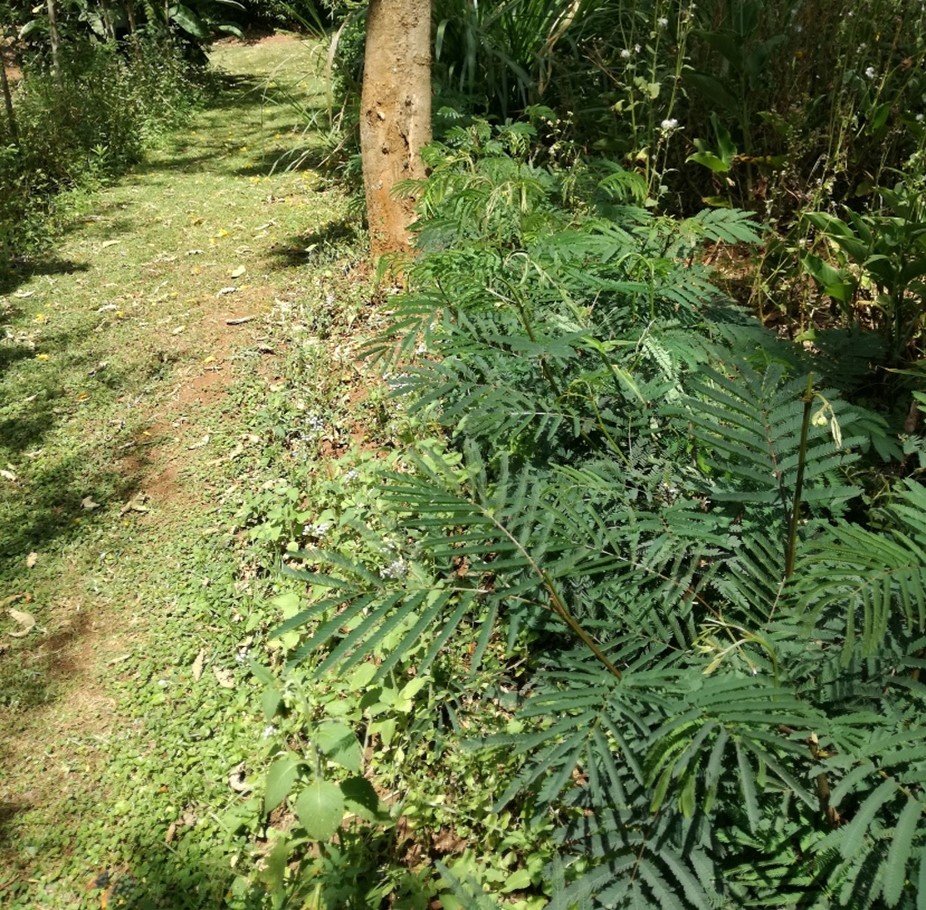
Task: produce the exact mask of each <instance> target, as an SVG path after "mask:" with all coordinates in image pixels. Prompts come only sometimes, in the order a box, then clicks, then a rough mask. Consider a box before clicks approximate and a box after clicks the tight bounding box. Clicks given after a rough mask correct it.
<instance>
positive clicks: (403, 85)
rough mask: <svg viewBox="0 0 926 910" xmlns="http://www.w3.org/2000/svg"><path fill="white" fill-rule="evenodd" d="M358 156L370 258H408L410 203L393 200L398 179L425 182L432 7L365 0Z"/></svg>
mask: <svg viewBox="0 0 926 910" xmlns="http://www.w3.org/2000/svg"><path fill="white" fill-rule="evenodd" d="M360 106H361V107H360V111H361V113H360V152H361V156H362V159H363V185H364V189H365V191H366V200H367V220H368V222H369V225H370V241H371V244H372V247H373V253H374V255H376V256H379V255H381V254H383V253H398V252H406V251H409V250H410V249H411V247H412V238H411V235H410V233H409V230H408V227H409V225H410V224H411V223H412V222H413V221H414V220H415V200H414V199H413V198H411V197H409V196H407V195H403V196H401V197H396V196H395V195H394V194H393V190H394V187H395V184H396V183H397V182H398V181H400V180H412V179H421V178H423V177H424V176H425V167H424V162H422V160H421V149H422V148H423V147H424V146H425V145H426V144H427V143H428V142H430V141H431V0H370V6H369V10H368V12H367V36H366V53H365V56H364V66H363V91H362V94H361V98H360Z"/></svg>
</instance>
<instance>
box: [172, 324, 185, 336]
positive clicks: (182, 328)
mask: <svg viewBox="0 0 926 910" xmlns="http://www.w3.org/2000/svg"><path fill="white" fill-rule="evenodd" d="M185 331H186V326H185V325H178V326H177V328H175V329H174V330H173V331H172V332H171V333H170V334H171V335H180V334H181V333H182V332H185Z"/></svg>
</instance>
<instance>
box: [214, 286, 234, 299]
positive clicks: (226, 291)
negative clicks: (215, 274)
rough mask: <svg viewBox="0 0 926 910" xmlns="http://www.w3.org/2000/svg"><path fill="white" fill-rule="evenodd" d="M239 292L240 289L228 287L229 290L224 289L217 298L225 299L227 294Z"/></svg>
mask: <svg viewBox="0 0 926 910" xmlns="http://www.w3.org/2000/svg"><path fill="white" fill-rule="evenodd" d="M237 290H238V288H236V287H233V286H230V287H227V288H222V289H221V290H220V291H219V292H218V294H216V297H224V296H225V294H234V293H235V292H236V291H237Z"/></svg>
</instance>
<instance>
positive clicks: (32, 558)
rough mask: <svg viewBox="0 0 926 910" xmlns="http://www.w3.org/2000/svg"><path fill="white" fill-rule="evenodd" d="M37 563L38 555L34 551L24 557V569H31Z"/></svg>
mask: <svg viewBox="0 0 926 910" xmlns="http://www.w3.org/2000/svg"><path fill="white" fill-rule="evenodd" d="M38 561H39V554H38V553H36V552H35V551H34V550H33V551H32V552H31V553H30V554H29V555H28V556H27V557H26V568H29V569H31V568H33V567H34V566H35V564H36V563H37V562H38Z"/></svg>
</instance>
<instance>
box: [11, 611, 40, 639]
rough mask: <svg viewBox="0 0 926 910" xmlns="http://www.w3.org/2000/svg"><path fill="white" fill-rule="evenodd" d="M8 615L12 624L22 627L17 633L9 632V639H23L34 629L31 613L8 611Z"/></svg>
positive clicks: (33, 618) (33, 619)
mask: <svg viewBox="0 0 926 910" xmlns="http://www.w3.org/2000/svg"><path fill="white" fill-rule="evenodd" d="M9 614H10V616H11V617H12V619H13V621H14V622H18V623H19V624H20V625H21V626H22V629H20V630H19V631H18V632H10V636H11V637H13V638H25V636H27V635H28V634H29V633H30V632H31V631H32V629H33V628H34V627H35V617H34V616H33V615H32V614H31V613H26V612H24V611H23V610H10V611H9Z"/></svg>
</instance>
